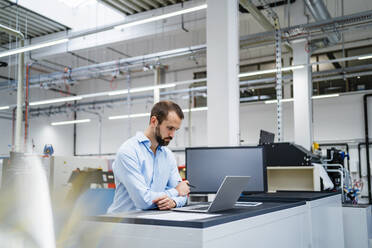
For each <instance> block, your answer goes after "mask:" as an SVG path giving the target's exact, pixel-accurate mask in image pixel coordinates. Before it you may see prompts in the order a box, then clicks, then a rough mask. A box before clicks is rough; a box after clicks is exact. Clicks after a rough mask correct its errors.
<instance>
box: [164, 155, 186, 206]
mask: <svg viewBox="0 0 372 248" xmlns="http://www.w3.org/2000/svg"><path fill="white" fill-rule="evenodd" d="M170 160H171V161H172V162H171V166H172V169H171V172H170V176H169V180H168V184H167V188H166V192H167V194H168V195H169V196H170V197H171V198H172V199H173V200H174V201H175V202H176V205H177V206H176V207H183V206H184V205H185V204H186V201H187V196H179V195H178V191H177V190H176V189H175V188H176V186H177V185H178V184H179V183H180V182H181V181H182V179H181V176H180V173H179V172H178V168H177V164H176V160H175V159H174V156H173V154H172V155H171V156H170Z"/></svg>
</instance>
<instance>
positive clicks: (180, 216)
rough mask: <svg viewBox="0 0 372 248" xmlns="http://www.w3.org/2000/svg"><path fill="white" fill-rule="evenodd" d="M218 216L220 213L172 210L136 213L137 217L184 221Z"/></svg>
mask: <svg viewBox="0 0 372 248" xmlns="http://www.w3.org/2000/svg"><path fill="white" fill-rule="evenodd" d="M216 216H220V214H199V213H181V212H177V213H176V212H172V213H164V214H146V215H138V216H137V217H138V218H144V219H154V220H175V221H186V220H200V219H206V218H211V217H216Z"/></svg>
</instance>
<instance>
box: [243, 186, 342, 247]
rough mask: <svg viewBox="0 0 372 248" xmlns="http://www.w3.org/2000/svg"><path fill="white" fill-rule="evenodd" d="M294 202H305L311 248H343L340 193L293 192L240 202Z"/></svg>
mask: <svg viewBox="0 0 372 248" xmlns="http://www.w3.org/2000/svg"><path fill="white" fill-rule="evenodd" d="M244 200H245V201H264V202H296V201H306V207H307V224H306V234H308V235H309V238H310V240H311V246H310V247H311V248H324V247H327V248H332V247H334V248H343V247H344V230H343V220H342V204H341V194H340V193H332V192H331V193H328V192H301V191H299V192H295V191H282V192H277V193H266V194H257V195H252V196H247V197H243V198H241V199H240V201H244Z"/></svg>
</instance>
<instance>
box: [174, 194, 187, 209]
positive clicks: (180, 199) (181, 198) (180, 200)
mask: <svg viewBox="0 0 372 248" xmlns="http://www.w3.org/2000/svg"><path fill="white" fill-rule="evenodd" d="M172 200H173V201H175V202H176V208H179V207H183V206H184V205H185V204H186V201H187V197H186V196H179V197H173V198H172Z"/></svg>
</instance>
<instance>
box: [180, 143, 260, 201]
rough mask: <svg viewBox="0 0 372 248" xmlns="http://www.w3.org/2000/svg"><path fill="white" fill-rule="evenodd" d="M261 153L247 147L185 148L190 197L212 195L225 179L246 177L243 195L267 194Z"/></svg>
mask: <svg viewBox="0 0 372 248" xmlns="http://www.w3.org/2000/svg"><path fill="white" fill-rule="evenodd" d="M265 161H266V160H265V156H264V149H263V147H261V146H255V147H247V146H239V147H195V148H186V179H187V180H189V182H190V184H192V185H194V186H195V188H190V190H191V192H190V193H196V194H207V193H216V192H217V190H218V188H219V186H220V185H221V183H222V181H223V179H224V178H225V176H250V177H251V178H250V181H249V183H248V185H247V186H246V187H245V188H244V191H243V193H244V194H250V193H263V192H266V191H267V173H266V162H265Z"/></svg>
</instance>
